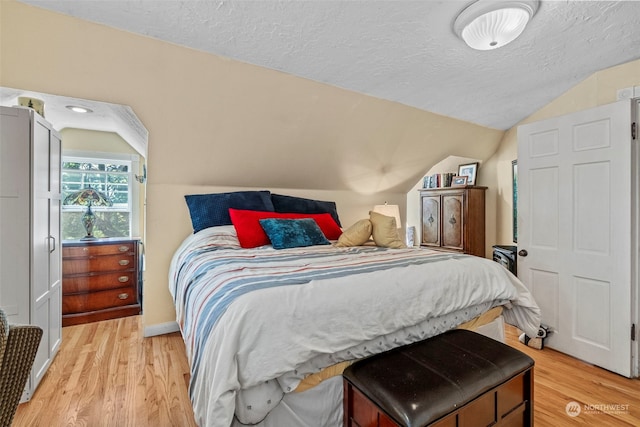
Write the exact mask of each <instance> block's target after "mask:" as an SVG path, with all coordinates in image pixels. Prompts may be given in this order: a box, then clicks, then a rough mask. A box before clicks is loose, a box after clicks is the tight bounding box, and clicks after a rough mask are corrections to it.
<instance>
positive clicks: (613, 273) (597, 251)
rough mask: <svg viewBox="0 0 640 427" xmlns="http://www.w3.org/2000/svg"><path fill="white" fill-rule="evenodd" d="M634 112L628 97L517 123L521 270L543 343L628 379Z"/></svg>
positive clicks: (629, 372)
mask: <svg viewBox="0 0 640 427" xmlns="http://www.w3.org/2000/svg"><path fill="white" fill-rule="evenodd" d="M631 116H632V108H631V103H630V101H625V102H618V103H614V104H610V105H606V106H602V107H598V108H594V109H591V110H587V111H582V112H578V113H574V114H569V115H566V116H561V117H557V118H553V119H549V120H544V121H541V122H537V123H531V124H527V125H523V126H520V127H519V128H518V180H519V182H518V249H519V250H520V253H521V254H523V255H524V253H523V252H522V251H523V250H524V251H526V252H527V255H526V256H522V255H520V256H519V257H518V273H519V274H518V276H519V277H520V278H521V279H522V281H523V282H524V283H525V284H526V285H527V287H528V288H529V289H530V290H531V291H532V293H533V295H534V297H535V298H536V301H537V302H538V304H539V305H540V307H541V309H542V313H543V323H545V324H547V325H549V326H550V327H551V328H552V329H553V333H552V334H551V335H550V337H549V338H548V339H547V345H548V346H549V347H551V348H554V349H556V350H559V351H562V352H564V353H567V354H570V355H572V356H575V357H577V358H580V359H582V360H585V361H587V362H590V363H593V364H595V365H598V366H601V367H603V368H606V369H609V370H611V371H614V372H617V373H620V374H622V375H624V376H627V377H629V376H631V375H632V371H634V370H635V369H632V366H631V363H632V362H631V360H632V359H631V354H632V343H631V328H632V310H633V307H632V303H631V301H632V298H631V296H632V287H633V288H634V289H635V287H636V282H637V279H636V278H634V277H633V271H634V270H633V269H634V268H635V267H634V266H635V263H636V260H633V259H632V253H635V251H634V248H633V244H634V243H633V242H635V241H636V240H634V238H633V237H632V230H634V229H635V226H634V225H633V209H632V200H633V199H634V196H633V195H632V159H633V156H632V155H633V154H634V152H635V150H633V149H632V147H633V144H634V142H632V139H631V131H630V129H631ZM632 283H633V285H632Z"/></svg>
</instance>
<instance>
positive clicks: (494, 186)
mask: <svg viewBox="0 0 640 427" xmlns="http://www.w3.org/2000/svg"><path fill="white" fill-rule="evenodd" d="M638 85H640V60H637V61H633V62H629V63H626V64H622V65H618V66H616V67H612V68H609V69H606V70H603V71H600V72H597V73H595V74H593V75H591V76H590V77H589V78H587V79H585V80H584V81H582V82H581V83H580V84H578V85H576V86H575V87H573V88H572V89H570V90H569V91H567V92H566V93H565V94H563V95H562V96H560V97H558V98H557V99H555V100H554V101H553V102H551V103H549V104H548V105H546V106H545V107H544V108H542V109H540V110H539V111H537V112H536V113H534V114H532V115H531V116H530V117H528V118H526V119H525V120H523V121H522V122H520V123H518V125H520V124H523V123H530V122H534V121H538V120H542V119H546V118H550V117H555V116H560V115H563V114H567V113H572V112H576V111H580V110H585V109H588V108H592V107H596V106H598V105H604V104H609V103H611V102H615V101H616V96H617V91H618V89H622V88H626V87H630V86H638ZM523 102H526V100H523ZM518 125H516V126H514V127H513V128H512V129H510V130H508V131H507V132H506V133H505V136H504V138H503V140H502V142H501V144H500V146H499V148H498V149H497V151H496V153H495V154H494V155H493V156H492V157H491V158H490V159H489V160H488V161H487V162H486V163H485V165H484V167H483V168H482V170H483V172H484V175H483V185H485V184H484V183H485V182H486V185H489V188H490V189H489V191H488V193H487V195H488V196H490V199H489V200H490V203H489V200H488V205H487V218H494V217H495V234H494V235H493V236H492V237H489V228H488V229H487V239H488V240H490V241H493V242H495V243H491V244H503V245H504V244H512V237H511V236H512V220H511V209H512V205H513V204H512V202H511V201H512V191H511V161H512V160H515V159H516V158H517V153H518V141H517V136H518V135H517V126H518Z"/></svg>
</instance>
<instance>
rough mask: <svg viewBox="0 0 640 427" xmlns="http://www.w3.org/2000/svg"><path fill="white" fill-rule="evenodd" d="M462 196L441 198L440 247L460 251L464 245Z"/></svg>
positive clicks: (449, 195)
mask: <svg viewBox="0 0 640 427" xmlns="http://www.w3.org/2000/svg"><path fill="white" fill-rule="evenodd" d="M462 213H463V196H462V194H454V195H451V194H444V195H443V196H442V246H443V247H445V248H451V249H457V250H462V248H463V245H464V237H463V233H462V230H464V227H463V225H464V224H463V219H464V215H463V214H462Z"/></svg>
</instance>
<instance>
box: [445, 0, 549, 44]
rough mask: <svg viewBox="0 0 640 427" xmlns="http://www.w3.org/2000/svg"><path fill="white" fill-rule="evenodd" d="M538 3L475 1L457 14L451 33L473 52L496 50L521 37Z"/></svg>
mask: <svg viewBox="0 0 640 427" xmlns="http://www.w3.org/2000/svg"><path fill="white" fill-rule="evenodd" d="M539 3H540V2H539V0H533V1H493V0H478V1H476V2H475V3H472V4H470V5H469V6H468V7H467V8H466V9H464V10H463V11H462V12H460V14H459V15H458V17H457V18H456V20H455V22H454V23H453V30H454V31H455V33H456V34H457V35H458V37H460V38H461V39H462V40H464V41H465V43H467V44H468V45H469V47H471V48H473V49H477V50H491V49H497V48H499V47H502V46H504V45H506V44H508V43H511V42H512V41H514V40H515V39H516V38H517V37H518V36H519V35H520V34H522V32H523V31H524V28H525V27H526V26H527V24H528V23H529V20H530V19H531V18H532V17H533V15H535V13H536V11H537V10H538V6H539Z"/></svg>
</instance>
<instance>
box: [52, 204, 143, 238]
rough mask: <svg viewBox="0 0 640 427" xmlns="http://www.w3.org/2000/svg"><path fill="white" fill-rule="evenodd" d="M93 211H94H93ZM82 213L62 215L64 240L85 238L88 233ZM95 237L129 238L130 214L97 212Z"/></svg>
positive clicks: (95, 213) (94, 229)
mask: <svg viewBox="0 0 640 427" xmlns="http://www.w3.org/2000/svg"><path fill="white" fill-rule="evenodd" d="M92 210H93V209H92ZM84 212H85V211H82V212H64V213H63V215H62V234H63V236H62V238H63V239H64V240H73V239H81V238H83V237H84V236H85V235H86V234H87V232H86V231H85V229H84V226H83V225H82V215H84ZM93 213H94V215H95V216H96V223H95V225H94V226H93V235H94V236H96V237H129V217H130V215H129V212H96V211H95V210H94V211H93Z"/></svg>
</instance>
